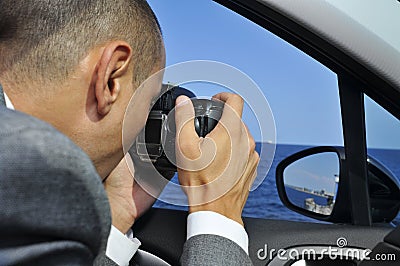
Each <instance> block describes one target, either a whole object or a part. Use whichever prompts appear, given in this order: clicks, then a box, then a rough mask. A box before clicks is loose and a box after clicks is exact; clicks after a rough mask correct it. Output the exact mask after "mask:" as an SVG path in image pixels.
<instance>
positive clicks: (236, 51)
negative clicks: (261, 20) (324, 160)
mask: <svg viewBox="0 0 400 266" xmlns="http://www.w3.org/2000/svg"><path fill="white" fill-rule="evenodd" d="M149 3H150V5H151V6H152V8H153V10H154V11H155V13H156V15H157V17H158V18H159V21H160V24H161V27H162V30H163V35H164V39H165V46H166V51H167V66H170V65H173V64H176V63H180V62H185V61H190V60H212V61H219V62H222V63H225V64H229V65H231V66H233V67H235V68H237V69H239V70H241V71H242V72H244V73H245V74H247V75H248V76H250V78H252V79H253V80H254V81H255V82H256V83H257V84H258V86H259V87H260V88H261V90H262V91H263V93H264V95H265V96H266V98H267V100H268V101H269V104H270V106H271V109H272V112H273V115H274V118H275V123H276V130H277V132H276V136H277V147H276V153H275V159H274V161H273V163H272V167H271V169H270V171H269V173H268V176H267V177H266V179H265V180H264V182H263V183H262V185H260V186H259V187H258V189H257V190H255V191H253V192H251V193H250V196H249V199H248V202H247V205H246V207H245V209H244V212H243V214H244V216H248V217H256V218H269V219H281V220H301V221H314V222H317V221H316V220H313V219H310V218H307V217H304V216H302V215H299V214H297V213H295V212H293V211H291V210H289V209H287V208H286V207H284V206H283V204H282V203H281V201H280V199H279V197H278V194H277V190H276V186H275V168H276V166H277V164H278V163H279V162H280V161H281V160H282V159H284V158H285V157H287V156H289V155H291V154H293V153H295V152H298V151H300V150H303V149H305V148H307V147H311V146H321V145H337V146H343V131H342V124H341V115H340V103H339V93H338V85H337V84H338V82H337V76H336V74H335V73H334V72H332V71H331V70H329V69H328V68H326V67H325V66H323V65H322V64H320V63H319V62H318V61H316V60H314V59H313V58H311V57H310V56H308V55H306V54H305V53H303V52H302V51H300V50H299V49H297V48H295V47H294V46H292V45H290V44H288V43H287V42H285V41H283V40H282V39H280V38H278V37H277V36H275V35H273V34H272V33H270V32H268V31H267V30H265V29H264V28H262V27H260V26H258V25H256V24H255V23H253V22H251V21H249V20H247V19H246V18H244V17H242V16H240V15H238V14H236V13H234V12H232V11H230V10H228V9H226V8H225V7H223V6H221V5H219V4H217V3H215V2H213V1H211V0H209V1H179V0H175V1H158V0H150V1H149ZM171 82H173V81H171ZM187 87H188V88H189V89H190V90H192V91H193V92H195V94H196V95H200V96H212V95H213V94H214V93H216V92H218V91H221V90H227V91H229V90H228V89H224V88H221V87H218V86H216V85H215V84H214V85H213V84H211V85H210V84H199V83H197V84H187ZM253 118H254V117H253V116H252V113H251V111H250V108H249V106H247V107H246V110H245V111H244V121H245V122H246V123H247V124H248V126H249V128H250V130H251V131H252V132H253V134H254V135H255V136H254V137H255V139H256V141H259V139H260V138H259V136H257V128H256V123H254V119H253ZM259 122H260V123H262V122H263V121H262V118H261V119H260V121H259ZM257 147H258V149H259V148H260V143H258V144H257ZM264 163H265V162H264ZM260 167H263V162H261V163H260ZM173 182H177V179H176V177H175V178H174V179H173ZM167 194H168V187H167V188H166V190H165V192H164V194H163V196H166V195H167ZM178 196H183V194H182V195H171V197H178ZM155 207H158V208H172V209H185V207H183V206H174V205H170V204H167V203H165V202H162V201H158V202H157V203H156V204H155Z"/></svg>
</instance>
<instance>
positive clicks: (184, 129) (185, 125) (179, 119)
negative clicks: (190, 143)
mask: <svg viewBox="0 0 400 266" xmlns="http://www.w3.org/2000/svg"><path fill="white" fill-rule="evenodd" d="M194 118H195V113H194V107H193V103H192V101H191V100H190V99H189V98H188V97H186V96H179V97H178V99H176V107H175V123H176V132H177V134H179V138H180V139H181V140H193V139H198V135H197V133H196V129H195V126H194Z"/></svg>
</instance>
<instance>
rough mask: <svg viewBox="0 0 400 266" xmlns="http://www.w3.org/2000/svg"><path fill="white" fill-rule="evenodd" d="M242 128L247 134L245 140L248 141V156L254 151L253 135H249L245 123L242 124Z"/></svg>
mask: <svg viewBox="0 0 400 266" xmlns="http://www.w3.org/2000/svg"><path fill="white" fill-rule="evenodd" d="M243 126H244V129H245V131H246V134H247V139H248V140H249V155H251V154H252V153H253V152H254V150H255V149H256V142H255V140H254V137H253V135H252V134H251V133H250V130H249V127H248V126H247V125H246V124H245V123H243Z"/></svg>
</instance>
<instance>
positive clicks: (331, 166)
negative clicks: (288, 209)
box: [284, 152, 340, 215]
mask: <svg viewBox="0 0 400 266" xmlns="http://www.w3.org/2000/svg"><path fill="white" fill-rule="evenodd" d="M339 168H340V164H339V158H338V155H337V154H336V153H335V152H324V153H318V154H313V155H310V156H308V157H304V158H302V159H300V160H297V161H295V162H294V163H292V164H291V165H289V166H288V167H287V168H286V169H285V172H284V184H285V190H286V195H287V197H288V199H289V201H290V202H291V203H292V204H294V205H295V206H297V207H300V208H303V209H306V210H309V211H311V212H314V213H318V214H322V215H330V214H331V213H332V210H333V207H334V205H335V199H336V193H337V188H338V183H339Z"/></svg>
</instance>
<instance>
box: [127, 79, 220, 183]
mask: <svg viewBox="0 0 400 266" xmlns="http://www.w3.org/2000/svg"><path fill="white" fill-rule="evenodd" d="M180 95H185V96H187V97H189V98H190V99H191V101H192V103H193V106H194V110H195V119H194V123H195V129H196V132H197V134H198V135H199V137H205V136H206V135H207V134H208V133H209V132H211V131H212V130H213V129H214V127H215V126H216V125H217V124H218V121H219V119H220V118H221V115H222V112H223V109H224V103H223V102H220V101H217V100H209V99H196V98H195V97H196V96H195V95H194V94H193V93H192V92H191V91H189V90H187V89H185V88H182V87H179V86H172V85H165V84H163V85H162V93H161V97H160V98H159V99H158V100H157V102H156V103H155V104H154V106H153V107H152V109H151V111H150V114H149V117H148V119H147V123H146V126H145V128H144V130H143V131H142V132H141V133H140V134H139V135H138V137H137V138H136V142H135V143H134V145H133V146H132V148H131V149H130V150H129V153H130V154H131V156H132V159H133V161H134V163H135V166H136V167H139V168H141V167H142V168H143V167H144V168H146V167H150V166H151V164H152V165H154V167H155V168H156V169H157V170H158V172H159V173H168V172H169V173H171V172H176V171H177V167H176V165H175V163H174V162H176V157H175V138H176V125H175V114H174V113H172V112H171V111H172V110H174V108H175V101H176V99H177V98H178V97H179V96H180ZM164 176H165V175H164Z"/></svg>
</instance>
